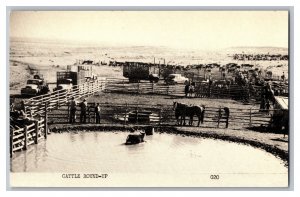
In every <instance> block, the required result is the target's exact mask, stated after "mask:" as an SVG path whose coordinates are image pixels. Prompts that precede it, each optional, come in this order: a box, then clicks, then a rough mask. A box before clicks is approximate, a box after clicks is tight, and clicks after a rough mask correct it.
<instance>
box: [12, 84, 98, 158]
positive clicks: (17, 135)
mask: <svg viewBox="0 0 300 197" xmlns="http://www.w3.org/2000/svg"><path fill="white" fill-rule="evenodd" d="M102 88H103V81H101V80H95V81H90V82H85V83H83V84H81V85H78V86H74V87H73V89H72V91H66V90H58V91H54V92H53V93H50V94H45V95H41V96H36V97H33V98H31V99H29V100H26V101H25V111H26V114H27V116H28V117H29V119H21V120H13V119H12V120H11V122H10V139H11V140H10V141H11V142H10V153H11V155H12V154H13V152H15V151H18V150H26V149H27V146H29V145H31V144H33V143H35V144H36V143H38V140H39V139H40V138H42V137H44V138H47V132H48V128H47V125H48V118H47V114H48V113H49V112H51V111H52V110H54V109H58V108H59V107H60V106H62V105H65V104H66V103H67V102H68V101H69V99H70V98H71V97H74V98H75V99H79V98H81V97H88V96H90V95H92V94H95V93H97V92H99V91H102ZM40 117H43V118H42V119H41V118H40Z"/></svg>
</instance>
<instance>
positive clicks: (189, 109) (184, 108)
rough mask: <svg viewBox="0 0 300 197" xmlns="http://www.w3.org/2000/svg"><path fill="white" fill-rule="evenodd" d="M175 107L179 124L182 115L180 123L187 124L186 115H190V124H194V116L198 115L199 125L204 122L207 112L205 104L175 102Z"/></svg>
mask: <svg viewBox="0 0 300 197" xmlns="http://www.w3.org/2000/svg"><path fill="white" fill-rule="evenodd" d="M173 109H174V110H175V117H176V121H177V124H179V117H180V125H182V120H183V125H185V117H186V116H188V117H190V120H189V125H193V118H194V116H195V115H196V116H197V117H198V127H199V125H200V122H201V123H202V124H203V120H204V112H205V106H204V105H201V106H196V105H193V106H188V105H186V104H183V103H178V102H173Z"/></svg>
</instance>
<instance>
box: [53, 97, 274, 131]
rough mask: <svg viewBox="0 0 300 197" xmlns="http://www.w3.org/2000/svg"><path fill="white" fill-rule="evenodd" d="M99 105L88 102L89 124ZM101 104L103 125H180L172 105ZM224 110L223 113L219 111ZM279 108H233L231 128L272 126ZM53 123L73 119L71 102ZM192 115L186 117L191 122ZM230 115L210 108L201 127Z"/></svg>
mask: <svg viewBox="0 0 300 197" xmlns="http://www.w3.org/2000/svg"><path fill="white" fill-rule="evenodd" d="M94 106H95V104H94V103H88V110H87V112H86V117H87V120H86V123H90V124H95V123H96V120H95V119H96V115H95V107H94ZM100 107H101V113H100V114H101V115H100V116H101V124H116V123H117V124H124V125H131V124H133V125H135V124H145V125H156V126H159V125H160V126H171V125H176V124H177V122H176V119H175V112H174V111H173V108H172V107H173V106H172V105H156V106H150V105H145V104H108V103H100ZM219 111H221V116H220V114H219ZM275 111H276V110H269V112H266V111H264V112H261V111H260V110H259V109H254V108H249V109H238V108H231V109H230V115H229V117H228V121H229V128H234V129H240V130H245V128H248V127H260V126H268V125H269V124H270V120H271V117H272V114H273V113H274V112H275ZM80 113H81V111H80V108H79V107H78V109H77V111H76V122H75V124H78V123H80V120H79V119H80ZM48 118H49V124H66V123H68V122H69V111H68V105H63V106H61V108H60V109H59V110H54V111H52V112H51V113H49V115H48ZM188 122H189V117H186V124H187V125H188ZM197 122H198V118H197V117H196V116H195V117H194V124H193V125H194V126H196V123H197ZM224 122H226V117H225V113H224V111H223V108H219V107H206V109H205V116H204V124H203V125H201V127H210V128H217V127H223V126H224V127H225V124H223V123H224Z"/></svg>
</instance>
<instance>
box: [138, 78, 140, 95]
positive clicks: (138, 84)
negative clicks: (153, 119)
mask: <svg viewBox="0 0 300 197" xmlns="http://www.w3.org/2000/svg"><path fill="white" fill-rule="evenodd" d="M137 93H138V94H139V93H140V81H138V88H137Z"/></svg>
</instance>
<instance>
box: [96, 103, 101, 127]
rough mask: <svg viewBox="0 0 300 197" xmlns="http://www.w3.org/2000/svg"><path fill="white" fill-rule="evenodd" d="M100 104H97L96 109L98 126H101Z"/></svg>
mask: <svg viewBox="0 0 300 197" xmlns="http://www.w3.org/2000/svg"><path fill="white" fill-rule="evenodd" d="M100 110H101V109H100V104H99V103H97V105H96V107H95V113H96V124H100Z"/></svg>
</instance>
